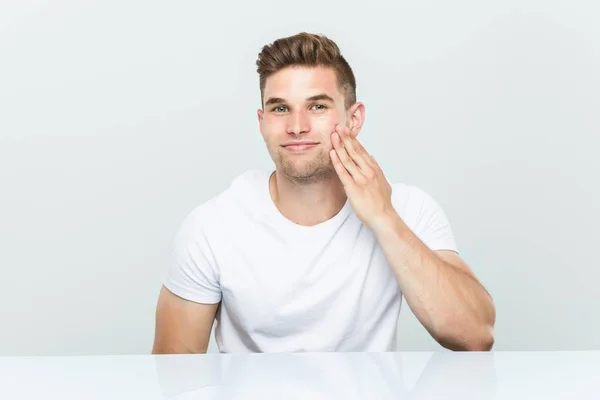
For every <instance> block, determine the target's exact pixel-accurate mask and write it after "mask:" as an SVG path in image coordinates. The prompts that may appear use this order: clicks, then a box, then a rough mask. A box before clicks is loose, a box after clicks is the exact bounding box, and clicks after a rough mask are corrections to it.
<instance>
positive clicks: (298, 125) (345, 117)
mask: <svg viewBox="0 0 600 400" xmlns="http://www.w3.org/2000/svg"><path fill="white" fill-rule="evenodd" d="M263 93H264V98H263V107H262V108H261V109H259V110H258V111H257V117H258V122H259V128H260V132H261V135H262V137H263V139H264V141H265V144H266V147H267V150H268V152H269V154H270V156H271V158H272V159H273V161H274V163H275V166H276V169H275V172H274V173H273V175H272V176H271V179H270V192H271V197H272V199H273V201H274V203H275V204H276V206H277V207H278V209H279V210H280V212H281V213H282V214H283V215H284V216H285V217H286V218H288V219H289V220H291V221H293V222H295V223H297V224H301V225H306V226H312V225H315V224H318V223H321V222H323V221H326V220H328V219H330V218H332V217H333V216H334V215H335V214H337V213H338V212H339V211H340V209H341V208H342V206H343V204H344V203H345V202H346V200H347V199H348V200H349V201H350V204H351V205H352V208H353V210H354V212H355V213H356V215H357V217H358V218H360V219H361V221H362V222H363V223H364V224H365V225H366V226H367V227H368V228H369V229H371V230H372V231H373V233H374V235H375V237H376V238H377V240H378V242H379V244H380V245H381V247H382V250H383V252H384V254H385V257H386V259H387V261H388V263H389V265H390V268H391V269H392V271H393V273H394V276H395V278H396V281H397V283H398V285H399V287H400V289H401V290H402V293H403V295H404V297H405V299H406V301H407V303H408V305H409V307H410V308H411V310H412V311H413V313H414V314H415V316H416V317H417V319H418V320H419V321H420V322H421V323H422V324H423V326H424V327H425V328H426V329H427V331H428V332H429V333H430V334H431V335H432V337H433V338H434V339H435V340H436V341H437V342H438V343H440V344H441V345H442V346H444V347H446V348H448V349H451V350H475V351H487V350H490V349H491V348H492V346H493V343H494V334H493V327H494V323H495V318H496V315H495V307H494V303H493V300H492V298H491V297H490V295H489V294H488V292H487V291H486V290H485V288H484V287H483V286H482V285H481V284H480V282H479V281H478V280H477V278H476V277H475V275H474V274H473V272H472V270H471V268H470V267H469V266H468V265H467V264H466V263H465V261H464V260H463V259H462V258H461V257H460V256H459V255H458V254H457V253H455V252H452V251H431V250H430V249H429V248H428V247H427V246H426V245H425V244H424V243H423V242H422V241H421V240H420V239H419V238H418V237H416V236H415V235H414V234H413V233H412V231H411V230H410V229H409V228H408V226H407V225H406V224H405V223H404V221H403V220H402V218H401V217H400V216H399V215H398V214H397V212H396V211H395V210H394V207H393V206H392V202H391V186H390V184H389V183H388V181H387V180H386V179H385V176H384V173H383V171H382V170H381V168H380V167H379V165H378V164H377V161H376V160H375V159H374V158H373V157H372V156H371V155H370V154H369V153H368V152H367V150H366V149H365V148H364V147H363V146H362V145H361V144H360V142H359V141H358V135H359V133H360V131H361V129H362V126H363V123H364V120H365V106H364V104H362V103H360V102H357V103H355V104H353V105H352V106H351V107H350V108H348V109H346V107H345V104H344V103H345V102H344V100H345V97H344V93H343V91H341V90H340V88H339V87H338V85H337V79H336V75H335V72H334V71H333V70H332V69H329V68H323V67H315V68H308V67H289V68H285V69H282V70H280V71H278V72H277V73H275V74H273V75H271V76H270V77H269V78H268V79H267V81H266V85H265V89H264V91H263ZM298 141H309V142H312V143H315V145H313V146H312V147H310V148H309V149H307V150H305V151H300V152H298V151H290V150H289V149H290V148H286V147H285V145H287V144H289V143H291V142H298ZM309 211H310V212H309ZM216 311H217V305H206V304H197V303H193V302H190V301H187V300H184V299H181V298H179V297H177V296H175V295H174V294H172V293H170V292H169V291H168V290H167V289H165V288H164V287H163V289H162V290H161V293H160V296H159V302H158V307H157V318H156V321H157V322H156V335H155V343H154V347H153V353H154V354H161V353H204V352H206V349H207V346H208V340H209V337H210V331H211V328H212V324H213V321H214V316H215V313H216Z"/></svg>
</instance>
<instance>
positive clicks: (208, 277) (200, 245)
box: [163, 209, 221, 304]
mask: <svg viewBox="0 0 600 400" xmlns="http://www.w3.org/2000/svg"><path fill="white" fill-rule="evenodd" d="M203 211H204V210H202V209H197V210H194V211H193V212H192V213H190V214H189V215H188V216H187V217H186V218H185V220H184V221H183V223H182V224H181V226H180V228H179V230H178V231H177V233H176V235H175V238H174V240H173V243H172V251H171V258H170V263H169V266H168V268H167V275H166V278H165V280H164V282H163V283H164V285H165V287H166V288H167V289H169V291H171V292H172V293H174V294H176V295H177V296H179V297H182V298H184V299H186V300H190V301H193V302H196V303H204V304H216V303H218V302H220V301H221V287H220V283H219V269H218V265H217V263H216V260H215V258H214V255H213V253H212V250H211V247H210V244H209V242H208V240H207V238H206V234H205V229H204V228H205V223H206V218H203V215H204V214H205V213H204V212H203Z"/></svg>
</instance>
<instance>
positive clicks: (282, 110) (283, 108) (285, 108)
mask: <svg viewBox="0 0 600 400" xmlns="http://www.w3.org/2000/svg"><path fill="white" fill-rule="evenodd" d="M285 110H287V107H285V106H277V107H273V108H272V109H271V111H275V112H285Z"/></svg>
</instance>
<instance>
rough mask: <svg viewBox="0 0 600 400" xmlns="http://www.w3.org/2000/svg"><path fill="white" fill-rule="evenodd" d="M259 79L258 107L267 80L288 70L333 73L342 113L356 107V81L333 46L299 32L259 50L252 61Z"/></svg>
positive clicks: (326, 40)
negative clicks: (312, 69)
mask: <svg viewBox="0 0 600 400" xmlns="http://www.w3.org/2000/svg"><path fill="white" fill-rule="evenodd" d="M256 66H257V67H258V68H257V72H258V75H259V77H260V98H261V104H262V103H263V101H264V90H265V83H266V81H267V78H268V77H269V76H270V75H272V74H274V73H275V72H277V71H279V70H281V69H283V68H286V67H292V66H308V67H328V68H332V69H333V70H334V71H335V74H336V76H337V81H338V82H337V83H338V87H339V89H340V91H341V92H342V93H343V94H344V98H345V104H344V105H345V106H346V109H348V108H350V107H351V106H352V105H353V104H354V103H356V79H355V78H354V73H353V72H352V68H350V65H349V64H348V62H347V61H346V59H345V58H344V57H343V56H342V53H341V51H340V49H339V47H338V46H337V44H336V43H335V42H334V41H333V40H331V39H328V38H327V37H325V36H324V35H318V34H312V33H306V32H301V33H298V34H296V35H293V36H289V37H285V38H281V39H277V40H275V41H274V42H273V43H271V44H269V45H266V46H264V47H263V48H262V50H261V52H260V53H259V55H258V59H257V60H256Z"/></svg>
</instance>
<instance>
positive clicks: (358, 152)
mask: <svg viewBox="0 0 600 400" xmlns="http://www.w3.org/2000/svg"><path fill="white" fill-rule="evenodd" d="M337 132H338V134H339V135H340V137H341V139H342V143H343V145H344V148H345V149H346V151H347V153H348V155H349V156H350V158H351V159H352V160H353V161H354V163H355V164H356V165H358V167H359V168H360V170H361V172H364V173H366V174H370V173H371V172H372V171H370V170H371V169H372V165H371V162H370V161H371V160H370V155H369V153H367V151H366V150H365V148H364V147H363V146H362V145H361V144H360V143H359V141H358V140H357V139H356V138H354V137H352V136H351V132H350V130H349V129H348V128H338V130H337Z"/></svg>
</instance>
